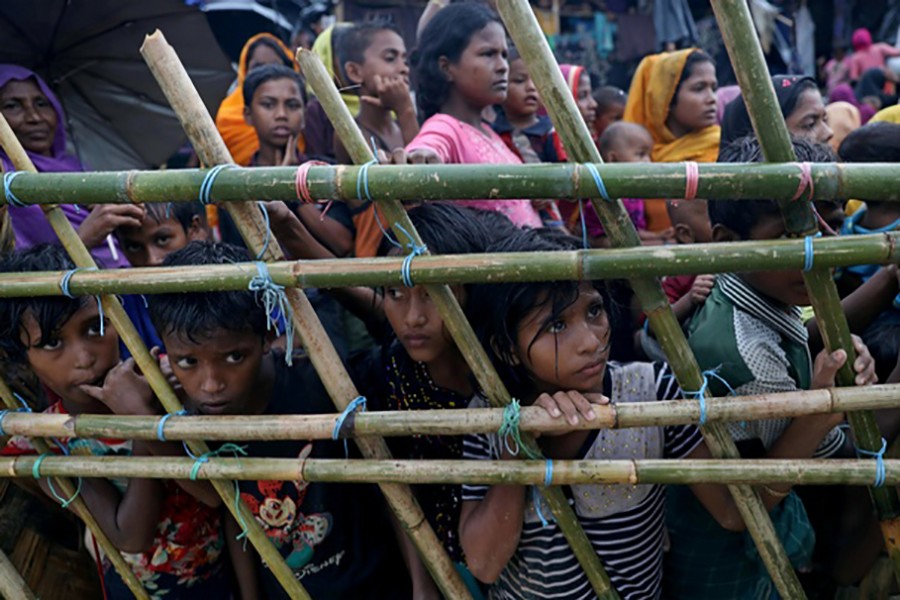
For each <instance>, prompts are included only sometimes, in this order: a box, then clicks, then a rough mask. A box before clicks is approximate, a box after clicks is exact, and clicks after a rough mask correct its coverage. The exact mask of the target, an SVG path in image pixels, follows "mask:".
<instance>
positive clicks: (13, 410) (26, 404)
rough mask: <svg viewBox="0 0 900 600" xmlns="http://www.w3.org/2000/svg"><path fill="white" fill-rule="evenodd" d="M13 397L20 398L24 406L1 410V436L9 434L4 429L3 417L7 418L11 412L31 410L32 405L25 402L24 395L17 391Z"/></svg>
mask: <svg viewBox="0 0 900 600" xmlns="http://www.w3.org/2000/svg"><path fill="white" fill-rule="evenodd" d="M13 397H14V398H15V399H16V400H18V401H19V402H20V403H21V404H22V406H21V408H8V409H6V410H0V437H6V435H7V434H6V431H4V430H3V419H5V418H6V415H8V414H9V413H20V412H29V413H30V412H31V407H30V406H28V403H27V402H25V400H24V399H23V398H22V396H20V395H19V394H17V393H16V392H13Z"/></svg>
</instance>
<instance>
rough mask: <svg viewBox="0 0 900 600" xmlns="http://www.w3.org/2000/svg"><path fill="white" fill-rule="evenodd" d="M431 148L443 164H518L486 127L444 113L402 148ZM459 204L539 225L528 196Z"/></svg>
mask: <svg viewBox="0 0 900 600" xmlns="http://www.w3.org/2000/svg"><path fill="white" fill-rule="evenodd" d="M420 148H428V149H430V150H434V151H435V152H436V153H437V155H438V156H440V157H441V160H442V161H444V163H446V164H489V165H509V164H517V165H518V164H522V161H521V160H520V159H519V157H518V156H516V155H515V154H514V153H513V152H512V151H511V150H510V149H509V148H508V147H507V146H506V144H505V143H503V140H502V139H500V136H498V135H497V134H496V133H494V132H493V131H492V130H491V128H490V127H486V128H485V130H484V131H482V130H479V129H476V128H475V127H472V126H471V125H469V124H467V123H463V122H462V121H460V120H459V119H456V118H454V117H451V116H449V115H444V114H440V113H439V114H436V115H433V116H431V117H430V118H429V119H428V120H427V121H425V122H424V123H423V124H422V128H421V129H420V130H419V135H417V136H416V137H415V139H413V141H411V142H410V143H409V145H407V146H406V150H407V151H410V150H416V149H420ZM459 204H462V205H463V206H471V207H473V208H480V209H484V210H498V211H500V212H502V213H503V214H504V215H506V216H507V217H509V220H510V221H512V222H513V223H515V224H516V225H518V226H519V227H525V226H528V227H541V226H542V222H541V217H540V216H539V215H538V213H537V211H536V210H534V208H533V207H532V206H531V201H530V200H464V201H460V202H459Z"/></svg>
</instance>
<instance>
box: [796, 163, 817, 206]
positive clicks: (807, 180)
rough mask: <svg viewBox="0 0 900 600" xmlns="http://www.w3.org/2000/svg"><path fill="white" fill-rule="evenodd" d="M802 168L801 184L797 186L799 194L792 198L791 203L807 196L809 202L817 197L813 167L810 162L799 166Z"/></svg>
mask: <svg viewBox="0 0 900 600" xmlns="http://www.w3.org/2000/svg"><path fill="white" fill-rule="evenodd" d="M797 166H798V167H800V183H799V185H797V192H796V193H795V194H794V197H793V198H791V202H794V201H797V200H799V199H800V198H802V197H803V194H804V193H805V194H806V197H807V199H808V200H812V199H813V196H814V195H815V185H814V183H813V178H812V167H811V166H810V164H809V163H808V162H802V163H799V164H798V165H797Z"/></svg>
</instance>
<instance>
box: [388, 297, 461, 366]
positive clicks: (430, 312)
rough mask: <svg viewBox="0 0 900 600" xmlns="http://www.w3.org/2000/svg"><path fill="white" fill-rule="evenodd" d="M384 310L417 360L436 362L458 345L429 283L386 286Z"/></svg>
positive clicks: (392, 325) (406, 348) (410, 354)
mask: <svg viewBox="0 0 900 600" xmlns="http://www.w3.org/2000/svg"><path fill="white" fill-rule="evenodd" d="M457 296H459V294H457ZM384 314H385V316H386V317H387V320H388V322H389V323H390V324H391V327H392V328H393V330H394V333H396V334H397V339H398V340H399V341H400V343H401V344H403V348H404V349H405V350H406V353H407V354H409V357H410V358H412V359H413V360H414V361H416V362H422V363H426V364H428V363H432V362H434V361H436V360H439V359H440V358H441V357H443V356H446V354H447V352H448V351H452V350H455V348H456V346H455V345H454V344H453V341H452V340H451V339H450V336H449V335H448V334H447V332H446V331H445V330H444V320H443V319H442V318H441V314H440V312H439V311H438V308H437V306H436V305H435V304H434V302H433V301H432V299H431V296H430V295H429V294H428V292H427V291H426V289H425V286H421V285H417V286H415V287H412V288H408V287H389V288H386V289H385V290H384Z"/></svg>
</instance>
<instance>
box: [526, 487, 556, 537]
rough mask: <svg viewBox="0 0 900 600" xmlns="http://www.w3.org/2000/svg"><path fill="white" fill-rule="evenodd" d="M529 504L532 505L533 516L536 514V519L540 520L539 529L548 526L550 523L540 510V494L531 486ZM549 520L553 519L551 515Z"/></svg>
mask: <svg viewBox="0 0 900 600" xmlns="http://www.w3.org/2000/svg"><path fill="white" fill-rule="evenodd" d="M531 503H532V504H534V512H535V514H537V517H538V519H540V520H541V527H546V526H547V525H549V524H550V521H549V520H548V519H547V517H545V516H544V511H543V510H542V509H541V492H540V491H539V490H538V488H537V486H532V488H531ZM550 518H551V519H552V518H553V517H552V515H551V517H550Z"/></svg>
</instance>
